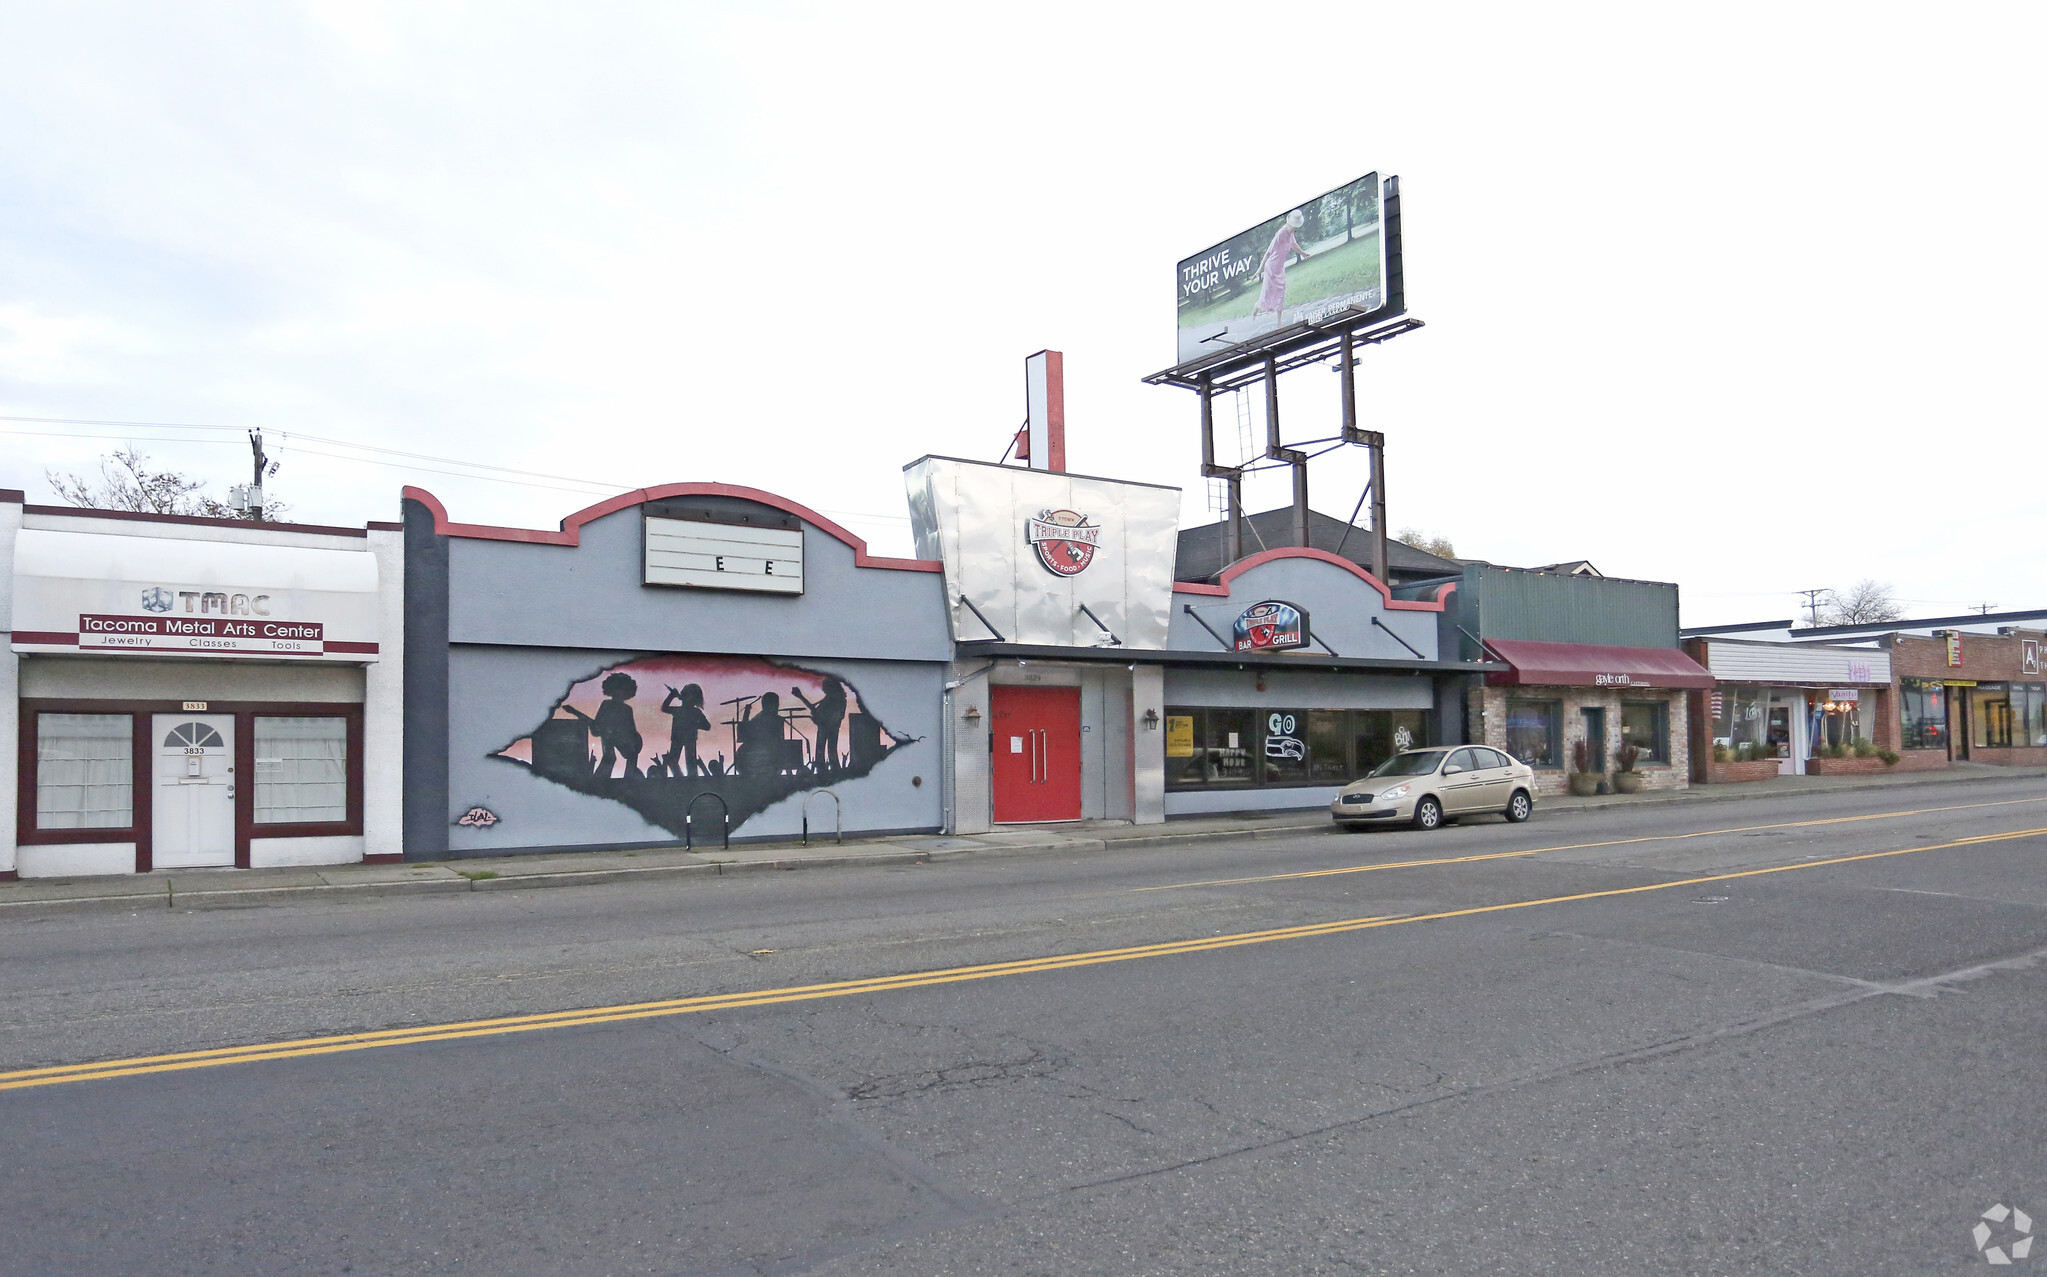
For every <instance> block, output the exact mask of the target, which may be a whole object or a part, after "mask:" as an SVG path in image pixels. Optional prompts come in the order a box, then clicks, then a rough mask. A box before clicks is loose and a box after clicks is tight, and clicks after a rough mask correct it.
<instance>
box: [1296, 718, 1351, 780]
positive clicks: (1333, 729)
mask: <svg viewBox="0 0 2047 1277" xmlns="http://www.w3.org/2000/svg"><path fill="white" fill-rule="evenodd" d="M1349 717H1350V716H1349V715H1348V714H1347V713H1346V712H1345V711H1343V710H1340V709H1315V710H1309V711H1308V715H1307V720H1308V722H1307V726H1308V736H1307V740H1308V779H1309V780H1310V781H1313V782H1316V783H1319V784H1324V785H1345V784H1349V783H1350V782H1351V781H1352V780H1354V779H1356V776H1355V774H1354V773H1352V771H1351V766H1350V732H1349V730H1348V719H1349Z"/></svg>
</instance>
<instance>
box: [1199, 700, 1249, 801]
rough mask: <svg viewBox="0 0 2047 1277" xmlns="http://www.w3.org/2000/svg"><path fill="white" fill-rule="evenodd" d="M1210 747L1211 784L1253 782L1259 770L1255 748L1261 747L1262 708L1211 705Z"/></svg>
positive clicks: (1207, 712)
mask: <svg viewBox="0 0 2047 1277" xmlns="http://www.w3.org/2000/svg"><path fill="white" fill-rule="evenodd" d="M1202 715H1203V717H1205V718H1206V719H1207V720H1208V749H1207V753H1206V757H1205V759H1204V762H1205V768H1204V771H1203V779H1204V780H1205V781H1206V782H1207V783H1209V784H1211V785H1251V784H1256V783H1257V779H1258V777H1257V773H1255V772H1254V771H1252V769H1251V751H1253V750H1255V749H1258V748H1260V747H1261V745H1262V743H1263V738H1264V732H1263V730H1262V727H1263V725H1262V724H1261V723H1259V722H1258V712H1257V711H1256V710H1249V709H1209V710H1203V711H1202Z"/></svg>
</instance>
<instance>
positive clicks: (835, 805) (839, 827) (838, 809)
mask: <svg viewBox="0 0 2047 1277" xmlns="http://www.w3.org/2000/svg"><path fill="white" fill-rule="evenodd" d="M819 794H823V795H824V796H825V797H826V798H829V799H831V800H832V834H833V836H834V837H836V838H837V839H838V840H839V842H840V843H841V844H842V845H843V844H844V843H845V841H846V821H845V805H844V804H843V803H841V802H840V801H839V796H838V795H837V794H835V793H833V792H832V791H831V790H829V789H813V790H811V791H810V792H809V793H807V794H805V795H804V796H803V845H804V846H806V847H808V846H809V845H810V800H811V799H813V798H815V797H817V796H818V795H819Z"/></svg>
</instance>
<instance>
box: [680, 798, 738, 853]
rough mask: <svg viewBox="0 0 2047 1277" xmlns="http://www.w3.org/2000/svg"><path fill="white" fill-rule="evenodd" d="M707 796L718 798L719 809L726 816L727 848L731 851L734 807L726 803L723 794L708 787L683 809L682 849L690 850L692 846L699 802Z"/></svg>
mask: <svg viewBox="0 0 2047 1277" xmlns="http://www.w3.org/2000/svg"><path fill="white" fill-rule="evenodd" d="M706 798H715V799H717V800H718V810H719V812H721V813H722V814H723V815H724V818H725V849H726V850H727V851H730V850H731V849H732V808H731V807H729V806H727V805H726V803H725V798H724V796H723V795H722V794H718V793H714V792H712V791H711V790H708V789H706V790H703V791H701V792H699V793H698V794H697V796H696V797H695V798H692V799H690V800H689V806H687V807H685V808H683V809H682V849H683V850H684V851H688V850H690V848H691V845H692V843H691V838H690V835H691V833H692V832H693V824H692V822H694V821H695V820H696V812H697V804H698V803H699V802H701V801H703V800H704V799H706Z"/></svg>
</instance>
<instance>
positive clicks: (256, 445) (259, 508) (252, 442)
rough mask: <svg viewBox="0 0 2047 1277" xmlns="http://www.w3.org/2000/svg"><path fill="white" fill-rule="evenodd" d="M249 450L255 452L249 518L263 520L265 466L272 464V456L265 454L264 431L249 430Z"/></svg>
mask: <svg viewBox="0 0 2047 1277" xmlns="http://www.w3.org/2000/svg"><path fill="white" fill-rule="evenodd" d="M249 451H250V452H252V453H254V454H255V463H256V464H255V471H254V475H253V477H252V478H251V479H250V480H249V518H250V519H252V520H253V521H255V522H257V523H261V522H263V468H264V467H265V466H267V465H269V464H270V458H269V457H267V456H265V455H263V432H262V431H261V430H251V431H250V432H249Z"/></svg>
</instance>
